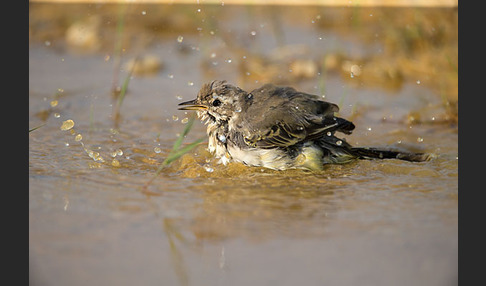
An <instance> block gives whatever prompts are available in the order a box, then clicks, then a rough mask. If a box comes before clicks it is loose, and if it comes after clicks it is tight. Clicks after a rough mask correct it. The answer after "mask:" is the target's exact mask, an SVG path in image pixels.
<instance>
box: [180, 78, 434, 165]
mask: <svg viewBox="0 0 486 286" xmlns="http://www.w3.org/2000/svg"><path fill="white" fill-rule="evenodd" d="M179 106H181V107H179V110H196V111H197V115H198V117H199V119H201V120H202V121H205V123H206V125H207V134H208V137H209V142H208V150H209V151H210V152H211V153H213V154H214V155H215V157H217V158H220V162H221V163H223V164H225V165H226V164H227V163H228V162H231V161H236V162H241V163H244V164H246V165H249V166H262V167H266V168H270V169H275V170H285V169H291V168H302V169H310V170H322V169H323V167H324V165H325V164H329V163H347V162H351V161H353V160H356V159H401V160H406V161H412V162H421V161H426V160H428V159H429V158H430V156H429V155H428V154H422V153H407V152H399V151H393V150H380V149H377V148H365V147H353V146H351V145H350V144H349V143H347V142H346V141H345V140H344V139H341V138H339V137H337V136H336V132H341V133H344V134H351V132H352V131H353V129H354V128H355V126H354V124H353V123H352V122H350V121H348V120H346V119H343V118H340V117H337V116H335V113H336V112H338V111H339V107H338V106H337V105H336V104H333V103H330V102H326V101H324V100H322V98H321V97H319V96H317V95H312V94H307V93H304V92H299V91H297V90H295V89H294V88H292V87H279V86H275V85H273V84H265V85H263V86H262V87H260V88H257V89H255V90H253V91H251V92H246V91H244V90H242V89H241V88H239V87H237V86H234V85H231V84H229V83H227V82H226V81H219V80H214V81H212V82H210V83H206V84H204V85H203V86H202V88H201V89H200V91H199V93H198V95H197V98H196V99H194V100H190V101H186V102H182V103H180V104H179Z"/></svg>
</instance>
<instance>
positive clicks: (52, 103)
mask: <svg viewBox="0 0 486 286" xmlns="http://www.w3.org/2000/svg"><path fill="white" fill-rule="evenodd" d="M58 103H59V101H57V100H55V99H54V100H53V101H51V106H52V107H56V106H57V104H58Z"/></svg>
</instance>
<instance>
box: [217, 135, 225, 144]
mask: <svg viewBox="0 0 486 286" xmlns="http://www.w3.org/2000/svg"><path fill="white" fill-rule="evenodd" d="M218 139H219V141H221V142H223V143H225V142H226V136H224V135H223V134H220V135H218Z"/></svg>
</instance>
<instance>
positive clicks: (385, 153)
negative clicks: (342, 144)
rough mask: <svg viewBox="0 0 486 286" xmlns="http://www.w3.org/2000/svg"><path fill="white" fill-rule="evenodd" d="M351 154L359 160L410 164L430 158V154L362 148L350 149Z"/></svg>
mask: <svg viewBox="0 0 486 286" xmlns="http://www.w3.org/2000/svg"><path fill="white" fill-rule="evenodd" d="M351 153H353V155H355V156H356V157H358V158H360V159H400V160H405V161H410V162H423V161H428V160H430V159H431V158H432V155H431V154H426V153H408V152H400V151H393V150H380V149H376V148H363V147H352V148H351Z"/></svg>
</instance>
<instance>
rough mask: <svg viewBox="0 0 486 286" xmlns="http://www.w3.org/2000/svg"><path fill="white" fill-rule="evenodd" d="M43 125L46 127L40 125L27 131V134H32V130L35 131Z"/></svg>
mask: <svg viewBox="0 0 486 286" xmlns="http://www.w3.org/2000/svg"><path fill="white" fill-rule="evenodd" d="M44 125H46V124H41V125H39V126H37V127H34V128H31V129H29V133H30V132H32V131H34V130H37V129H39V128H41V127H42V126H44Z"/></svg>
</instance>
